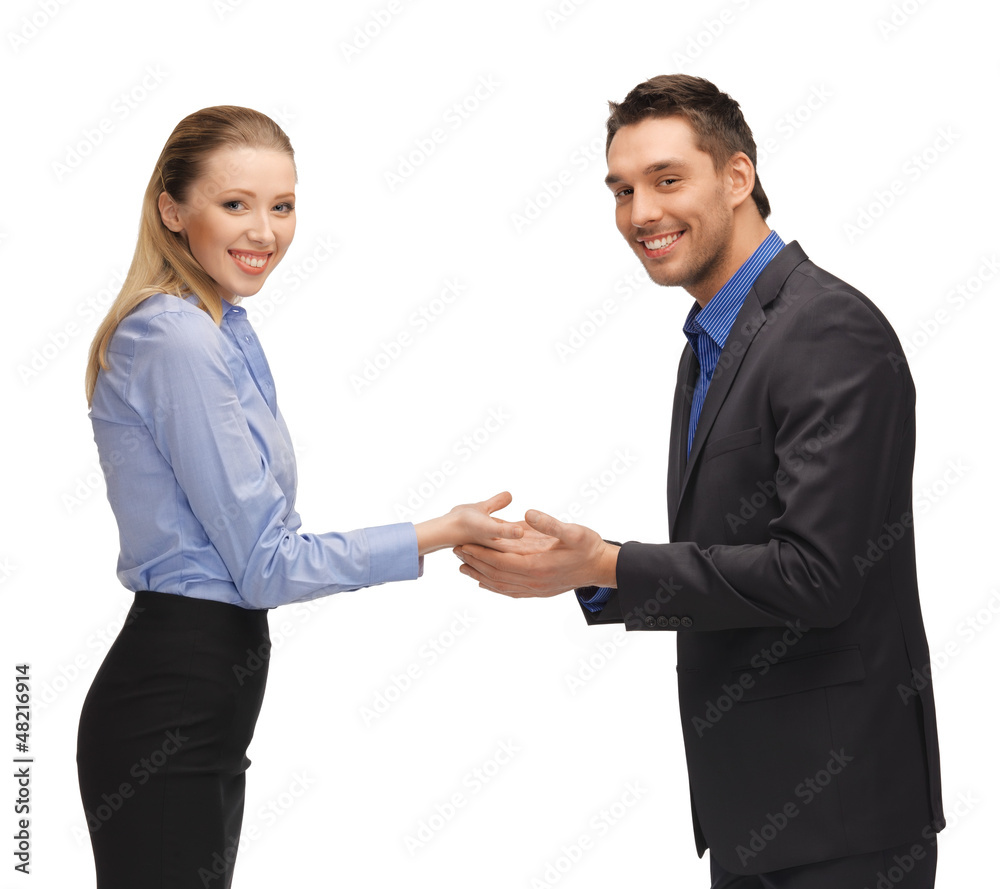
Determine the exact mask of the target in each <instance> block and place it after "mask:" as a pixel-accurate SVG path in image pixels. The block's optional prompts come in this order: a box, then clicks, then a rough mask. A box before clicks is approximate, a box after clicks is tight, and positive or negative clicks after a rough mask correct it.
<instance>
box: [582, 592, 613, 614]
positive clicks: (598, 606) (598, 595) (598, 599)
mask: <svg viewBox="0 0 1000 889" xmlns="http://www.w3.org/2000/svg"><path fill="white" fill-rule="evenodd" d="M587 589H593V587H587ZM613 592H614V587H609V586H602V587H598V588H597V590H596V591H595V592H594V593H592V594H591V595H589V596H588V595H587V594H586V593H585V592H584V591H583V590H577V591H576V597H577V598H578V599H579V600H580V604H581V605H582V606H583V607H584V608H586V609H587V611H592V612H594V613H597V612H598V611H601V610H603V608H604V603H605V602H607V601H608V599H610V598H611V594H612V593H613Z"/></svg>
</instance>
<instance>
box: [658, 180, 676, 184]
mask: <svg viewBox="0 0 1000 889" xmlns="http://www.w3.org/2000/svg"><path fill="white" fill-rule="evenodd" d="M676 181H677V180H676V179H661V180H660V185H673V184H674V183H675V182H676Z"/></svg>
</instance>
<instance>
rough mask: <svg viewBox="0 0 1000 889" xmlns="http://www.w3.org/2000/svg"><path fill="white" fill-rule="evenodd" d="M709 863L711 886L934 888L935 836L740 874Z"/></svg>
mask: <svg viewBox="0 0 1000 889" xmlns="http://www.w3.org/2000/svg"><path fill="white" fill-rule="evenodd" d="M711 862H712V889H933V886H934V875H935V872H936V870H937V837H936V836H935V837H933V838H932V839H929V840H928V839H924V838H923V837H921V838H918V839H916V840H914V841H913V842H911V843H903V844H902V845H901V846H895V847H894V848H892V849H882V850H881V851H878V852H869V853H867V854H864V855H851V856H850V857H848V858H836V859H833V860H831V861H820V862H817V863H816V864H803V865H800V866H799V867H789V868H785V869H784V870H775V871H771V872H770V873H766V874H755V875H754V876H749V877H742V876H737V875H735V874H731V873H729V872H728V871H727V870H725V869H723V868H722V866H721V865H720V864H719V862H717V861H716V860H715V858H712V859H711Z"/></svg>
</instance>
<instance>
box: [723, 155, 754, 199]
mask: <svg viewBox="0 0 1000 889" xmlns="http://www.w3.org/2000/svg"><path fill="white" fill-rule="evenodd" d="M756 181H757V175H756V172H755V171H754V168H753V163H752V162H751V161H750V158H749V157H747V155H746V154H744V153H743V152H742V151H737V152H736V154H734V155H733V156H732V157H731V158H730V159H729V182H730V200H731V201H732V205H733V208H734V209H735V208H736V207H738V206H739V205H740V204H742V203H743V202H744V201H745V200H747V199H748V198H749V197H750V195H751V194H752V193H753V187H754V183H756Z"/></svg>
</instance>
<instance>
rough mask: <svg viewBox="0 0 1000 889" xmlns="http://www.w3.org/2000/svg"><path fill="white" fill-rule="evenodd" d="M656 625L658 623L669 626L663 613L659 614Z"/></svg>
mask: <svg viewBox="0 0 1000 889" xmlns="http://www.w3.org/2000/svg"><path fill="white" fill-rule="evenodd" d="M656 625H657V626H658V627H665V626H667V619H666V618H665V617H664V616H663V615H662V614H661V615H660V616H659V617H658V618H657V619H656Z"/></svg>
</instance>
